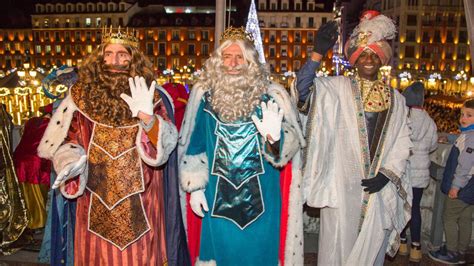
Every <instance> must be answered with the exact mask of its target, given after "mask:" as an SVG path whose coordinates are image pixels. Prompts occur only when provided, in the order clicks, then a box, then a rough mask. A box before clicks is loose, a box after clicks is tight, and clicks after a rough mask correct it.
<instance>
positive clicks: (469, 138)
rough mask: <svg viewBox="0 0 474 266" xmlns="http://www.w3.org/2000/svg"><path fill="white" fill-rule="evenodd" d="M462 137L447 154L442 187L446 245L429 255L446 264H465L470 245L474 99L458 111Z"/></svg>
mask: <svg viewBox="0 0 474 266" xmlns="http://www.w3.org/2000/svg"><path fill="white" fill-rule="evenodd" d="M459 122H460V124H461V135H460V136H459V138H458V139H457V140H456V143H455V144H454V146H453V148H452V149H451V153H450V154H449V157H448V161H447V163H446V168H445V171H444V175H443V181H442V184H441V191H442V192H443V193H445V194H447V195H448V197H447V198H446V200H445V202H444V211H443V223H444V233H445V235H446V246H443V247H441V248H440V249H439V250H437V251H431V252H430V253H429V256H430V257H431V258H432V259H433V260H436V261H439V262H443V263H447V264H463V263H466V260H465V252H466V250H467V249H468V247H469V243H470V242H471V227H472V225H471V219H472V218H471V217H472V211H473V206H472V204H474V178H472V177H473V174H474V99H471V100H467V101H466V102H464V104H463V107H462V108H461V117H460V119H459Z"/></svg>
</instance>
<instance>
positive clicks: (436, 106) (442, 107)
mask: <svg viewBox="0 0 474 266" xmlns="http://www.w3.org/2000/svg"><path fill="white" fill-rule="evenodd" d="M461 106H462V101H459V100H454V99H450V98H448V97H436V96H435V97H430V98H427V99H426V101H425V105H424V107H425V110H426V111H427V112H428V114H430V116H431V117H432V118H433V120H434V121H435V123H436V126H437V127H438V132H444V133H452V134H458V133H459V114H460V110H461Z"/></svg>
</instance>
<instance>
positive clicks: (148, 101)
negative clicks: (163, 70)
mask: <svg viewBox="0 0 474 266" xmlns="http://www.w3.org/2000/svg"><path fill="white" fill-rule="evenodd" d="M128 83H129V84H130V92H131V93H132V97H130V96H128V95H127V94H125V93H122V94H120V98H122V99H123V100H124V101H125V102H127V104H128V107H129V108H130V111H132V116H133V117H136V116H137V115H138V112H139V111H141V112H142V113H145V114H148V115H153V95H154V93H155V84H156V82H155V81H153V82H152V83H151V86H150V88H148V87H147V85H146V80H145V78H143V77H139V76H136V77H135V80H134V79H132V78H129V79H128Z"/></svg>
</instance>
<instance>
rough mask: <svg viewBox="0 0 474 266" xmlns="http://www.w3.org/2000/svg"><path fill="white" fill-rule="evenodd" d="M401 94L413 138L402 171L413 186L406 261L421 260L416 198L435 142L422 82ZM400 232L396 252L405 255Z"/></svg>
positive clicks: (403, 235)
mask: <svg viewBox="0 0 474 266" xmlns="http://www.w3.org/2000/svg"><path fill="white" fill-rule="evenodd" d="M402 94H403V96H405V101H406V105H407V106H408V107H409V108H410V109H409V111H408V116H409V119H410V122H411V123H410V128H411V132H412V133H411V136H410V139H411V141H412V142H413V149H412V155H411V156H410V158H409V163H408V166H407V170H406V174H407V176H408V177H409V178H410V180H411V182H412V186H413V202H412V208H411V221H410V224H409V227H410V238H411V249H410V261H413V262H419V261H421V257H422V255H421V246H420V235H421V213H420V201H421V196H422V195H423V190H424V189H425V188H426V187H427V186H428V184H429V180H430V172H429V167H430V163H431V162H430V158H429V153H430V152H432V151H434V150H435V149H436V148H437V146H438V144H437V140H438V134H437V132H436V131H437V129H436V124H435V122H434V121H433V119H432V118H431V117H430V116H429V114H428V113H427V112H426V111H425V110H424V109H423V103H424V94H425V88H424V86H423V83H421V82H415V83H413V84H412V85H411V86H409V87H408V88H406V89H405V91H404V92H403V93H402ZM407 229H408V226H407V227H406V228H405V230H403V232H402V233H401V235H400V238H401V240H400V241H401V244H400V249H399V251H398V253H399V254H400V255H408V247H407V240H406V230H407Z"/></svg>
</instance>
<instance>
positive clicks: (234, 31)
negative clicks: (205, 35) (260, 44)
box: [220, 26, 254, 43]
mask: <svg viewBox="0 0 474 266" xmlns="http://www.w3.org/2000/svg"><path fill="white" fill-rule="evenodd" d="M227 40H234V41H235V40H247V41H249V42H251V43H253V42H254V39H253V36H252V34H250V33H248V32H246V31H245V29H244V27H240V28H234V27H232V26H230V27H228V28H227V29H226V30H225V31H224V32H223V33H222V35H221V40H220V42H221V43H223V42H225V41H227Z"/></svg>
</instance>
